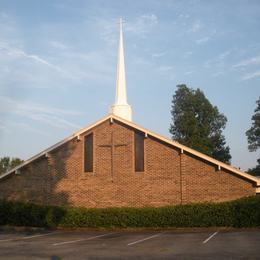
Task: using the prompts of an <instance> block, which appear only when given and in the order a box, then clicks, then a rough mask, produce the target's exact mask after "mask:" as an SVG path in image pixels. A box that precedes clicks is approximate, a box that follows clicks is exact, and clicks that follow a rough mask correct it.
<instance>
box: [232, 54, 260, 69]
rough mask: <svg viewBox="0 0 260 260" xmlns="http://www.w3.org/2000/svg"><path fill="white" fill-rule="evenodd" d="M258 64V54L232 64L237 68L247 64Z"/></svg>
mask: <svg viewBox="0 0 260 260" xmlns="http://www.w3.org/2000/svg"><path fill="white" fill-rule="evenodd" d="M257 64H260V55H258V56H255V57H252V58H249V59H246V60H243V61H240V62H239V63H237V64H235V65H233V67H234V68H239V67H246V66H249V65H257Z"/></svg>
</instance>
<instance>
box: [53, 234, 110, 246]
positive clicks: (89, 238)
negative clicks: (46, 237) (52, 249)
mask: <svg viewBox="0 0 260 260" xmlns="http://www.w3.org/2000/svg"><path fill="white" fill-rule="evenodd" d="M112 234H115V233H108V234H103V235H98V236H94V237H88V238H83V239H77V240H72V241H65V242H59V243H55V244H52V245H53V246H60V245H65V244H71V243H77V242H81V241H87V240H92V239H95V238H99V237H104V236H108V235H112Z"/></svg>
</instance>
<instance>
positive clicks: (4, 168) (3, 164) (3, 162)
mask: <svg viewBox="0 0 260 260" xmlns="http://www.w3.org/2000/svg"><path fill="white" fill-rule="evenodd" d="M22 162H23V160H21V159H19V158H10V157H8V156H6V157H2V158H0V174H3V173H6V172H8V171H9V170H11V169H12V168H14V167H16V166H18V165H20V164H21V163H22Z"/></svg>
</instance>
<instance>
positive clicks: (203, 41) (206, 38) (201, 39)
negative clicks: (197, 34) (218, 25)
mask: <svg viewBox="0 0 260 260" xmlns="http://www.w3.org/2000/svg"><path fill="white" fill-rule="evenodd" d="M209 40H210V37H209V36H206V37H203V38H200V39H198V40H196V43H197V44H203V43H206V42H208V41H209Z"/></svg>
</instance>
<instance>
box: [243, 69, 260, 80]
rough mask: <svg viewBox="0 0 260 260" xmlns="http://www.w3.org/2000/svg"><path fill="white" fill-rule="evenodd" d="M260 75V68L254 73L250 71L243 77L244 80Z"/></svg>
mask: <svg viewBox="0 0 260 260" xmlns="http://www.w3.org/2000/svg"><path fill="white" fill-rule="evenodd" d="M258 77H260V70H259V71H256V72H252V73H248V74H246V75H244V76H243V77H242V80H249V79H254V78H258Z"/></svg>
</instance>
